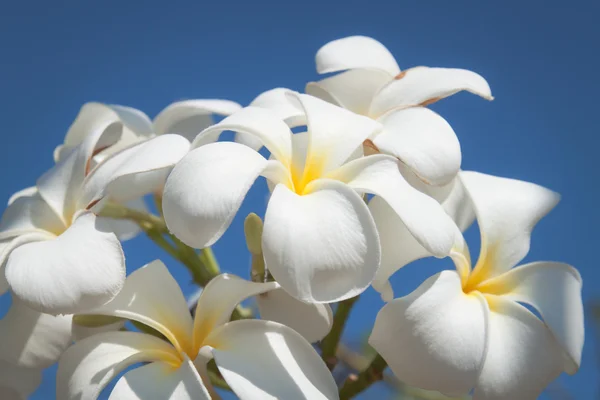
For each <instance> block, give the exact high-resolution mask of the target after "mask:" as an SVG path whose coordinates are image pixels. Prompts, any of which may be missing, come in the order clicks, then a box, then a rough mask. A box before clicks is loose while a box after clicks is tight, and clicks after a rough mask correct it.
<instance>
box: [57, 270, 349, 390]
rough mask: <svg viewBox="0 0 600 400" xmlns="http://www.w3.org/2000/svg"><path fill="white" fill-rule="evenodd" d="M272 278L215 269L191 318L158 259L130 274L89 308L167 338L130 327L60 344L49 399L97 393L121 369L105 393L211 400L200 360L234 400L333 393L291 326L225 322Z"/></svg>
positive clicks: (330, 380) (274, 286)
mask: <svg viewBox="0 0 600 400" xmlns="http://www.w3.org/2000/svg"><path fill="white" fill-rule="evenodd" d="M277 288H279V285H278V284H277V283H275V282H269V283H253V282H249V281H245V280H243V279H241V278H238V277H235V276H231V275H226V274H223V275H219V276H217V277H216V278H214V279H213V280H212V281H210V283H209V284H208V285H207V286H206V287H205V288H204V290H203V291H202V293H201V295H200V298H199V300H198V304H197V308H196V313H195V318H194V319H193V320H192V317H191V316H190V313H189V311H188V308H187V305H186V301H185V298H184V297H183V294H182V293H181V290H180V289H179V286H178V285H177V283H176V282H175V280H174V279H173V277H172V276H171V275H170V274H169V272H168V271H167V269H166V267H165V266H164V264H162V262H160V261H158V260H157V261H154V262H152V263H150V264H148V265H146V266H144V267H142V268H141V269H139V270H137V271H135V272H133V273H132V274H131V275H130V276H129V277H128V278H127V281H126V283H125V286H124V288H123V290H122V292H121V293H120V294H119V295H118V296H117V297H116V298H115V299H114V300H113V301H111V302H110V303H108V304H106V305H104V306H102V307H100V308H97V309H94V310H91V311H90V313H92V314H95V315H110V316H117V317H122V318H127V319H130V320H134V321H137V322H140V323H142V324H145V325H147V326H148V327H151V328H153V329H155V330H156V331H158V332H160V333H161V334H162V335H163V336H164V338H166V340H163V339H159V338H157V337H156V336H152V335H150V334H146V333H139V332H105V333H100V334H98V335H94V336H91V337H89V338H86V339H83V340H81V341H79V342H77V343H76V344H75V345H73V346H72V347H71V348H69V349H68V350H67V351H66V352H65V353H64V355H63V357H62V358H61V360H60V362H59V368H58V373H57V398H59V399H65V400H67V399H80V400H88V399H89V400H91V399H96V398H97V397H98V395H99V394H100V392H101V391H102V390H103V388H104V387H105V386H106V385H107V384H108V383H109V381H110V380H111V379H112V378H114V377H115V376H116V375H118V374H119V373H120V372H121V371H123V370H125V369H126V368H128V367H129V366H131V365H133V364H137V363H140V362H142V363H148V364H145V365H143V366H141V367H139V368H135V369H132V370H130V371H128V372H126V373H125V374H124V375H123V377H121V378H120V379H119V380H118V381H117V384H116V386H115V387H114V389H113V391H112V393H111V394H110V398H111V399H145V398H149V397H151V398H160V399H210V398H211V397H212V396H211V394H212V393H214V389H213V388H212V386H211V384H210V381H209V379H208V371H207V367H206V363H207V362H208V361H209V360H210V359H212V358H214V360H215V362H216V365H217V367H218V369H219V372H220V373H221V374H222V375H223V378H224V379H225V381H226V382H227V383H228V384H229V386H230V387H231V389H232V390H233V391H234V392H235V393H236V395H238V396H239V397H240V398H241V399H243V400H247V399H256V400H259V399H266V398H280V399H307V398H309V399H337V398H338V394H337V387H336V385H335V382H334V380H333V377H332V376H331V373H330V372H329V370H328V369H327V367H326V366H325V364H324V363H323V361H322V360H321V358H320V357H319V355H318V354H317V353H316V351H315V350H314V349H313V348H312V347H311V345H310V344H309V343H308V342H307V341H305V340H304V339H303V338H302V337H301V336H300V335H299V334H298V333H296V332H295V331H293V330H292V329H290V328H288V327H286V326H284V325H281V324H278V323H275V322H269V321H261V320H239V321H234V322H227V321H229V318H230V316H231V313H232V311H233V310H234V308H235V306H236V305H237V304H238V303H239V302H240V301H242V300H244V299H245V298H247V297H250V296H253V295H257V294H259V293H264V292H267V291H270V290H276V289H277Z"/></svg>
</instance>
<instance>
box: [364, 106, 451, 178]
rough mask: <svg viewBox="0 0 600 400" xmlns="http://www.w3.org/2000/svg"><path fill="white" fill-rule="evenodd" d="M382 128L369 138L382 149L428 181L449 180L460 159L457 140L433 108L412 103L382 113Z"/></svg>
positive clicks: (449, 127)
mask: <svg viewBox="0 0 600 400" xmlns="http://www.w3.org/2000/svg"><path fill="white" fill-rule="evenodd" d="M379 121H380V122H381V123H382V124H383V132H382V133H381V134H379V135H377V136H376V137H375V138H374V139H373V143H374V144H375V145H376V146H377V147H378V148H379V150H380V151H381V152H382V153H385V154H390V155H392V156H394V157H398V158H399V159H400V161H402V162H403V163H404V164H406V165H407V166H408V167H409V168H410V169H411V170H412V171H413V172H414V173H415V174H416V175H417V176H418V177H419V178H421V179H422V180H423V181H425V182H426V183H429V184H431V185H438V186H439V185H443V184H446V183H448V182H450V181H451V180H452V179H453V178H454V177H455V176H456V174H457V173H458V170H459V168H460V162H461V153H460V144H459V143H458V139H457V137H456V134H455V133H454V130H452V127H451V126H450V125H449V124H448V122H446V120H445V119H444V118H442V117H440V116H439V115H438V114H436V113H435V112H433V111H431V110H429V109H427V108H424V107H413V108H408V109H404V110H397V111H394V112H391V113H389V114H386V115H385V116H383V117H382V118H380V119H379Z"/></svg>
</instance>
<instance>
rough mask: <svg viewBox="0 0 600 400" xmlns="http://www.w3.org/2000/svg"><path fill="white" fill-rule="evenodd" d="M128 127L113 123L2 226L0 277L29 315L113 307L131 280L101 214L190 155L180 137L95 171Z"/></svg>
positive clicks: (27, 195) (16, 203) (21, 198)
mask: <svg viewBox="0 0 600 400" xmlns="http://www.w3.org/2000/svg"><path fill="white" fill-rule="evenodd" d="M120 134H121V124H120V123H115V122H107V124H106V125H103V126H97V129H96V130H94V131H91V132H89V134H88V136H87V137H86V138H85V139H84V141H83V142H82V143H81V144H80V145H79V146H77V147H75V148H74V149H73V150H72V151H71V152H70V153H69V154H68V156H66V157H65V158H64V159H63V160H62V161H60V162H59V163H58V164H56V165H55V166H54V167H53V168H52V169H50V170H49V171H48V172H46V173H45V174H44V175H43V176H42V177H41V178H40V179H38V181H37V185H36V187H33V188H29V189H26V190H24V191H22V192H19V193H18V194H16V195H15V196H13V197H12V198H11V200H10V201H9V206H8V208H7V209H6V211H5V212H4V215H3V217H2V221H1V222H0V240H2V241H3V243H4V245H3V246H2V251H1V253H0V266H1V267H0V268H2V269H3V270H2V271H0V275H1V276H4V275H5V274H6V281H3V283H2V282H0V286H5V285H9V286H10V288H11V291H12V293H13V294H14V295H15V296H16V297H18V298H19V299H20V300H21V301H23V302H24V303H25V304H26V305H28V306H29V307H31V308H33V309H35V310H38V311H40V312H46V313H50V314H73V313H75V312H77V311H81V310H84V309H86V308H89V307H95V306H98V305H100V304H103V303H106V302H107V301H109V300H110V299H112V298H113V297H114V296H115V295H116V294H117V293H118V292H119V290H120V289H121V287H122V285H123V282H124V280H125V261H124V255H123V251H122V249H121V245H120V243H119V240H118V239H117V237H116V236H115V234H114V233H112V232H110V231H109V230H107V229H106V227H105V225H104V224H103V223H102V220H101V219H100V218H97V217H96V215H95V213H96V212H97V211H98V210H100V209H101V208H102V206H103V203H104V201H105V200H107V199H109V198H110V199H113V200H115V201H127V200H130V199H133V198H137V197H140V196H141V195H143V194H145V193H148V192H149V191H151V190H152V188H154V187H155V186H156V181H157V180H158V181H161V180H162V181H163V182H164V179H165V175H166V174H167V173H168V172H169V170H170V169H171V168H172V166H173V165H174V164H175V163H176V162H177V161H178V160H179V159H180V158H181V157H183V155H184V154H186V153H187V151H188V150H189V142H188V141H187V140H186V139H185V138H183V137H181V136H178V135H162V136H159V137H157V138H154V139H152V140H149V141H147V142H144V143H140V144H138V145H135V146H132V147H130V148H127V149H125V150H123V151H121V152H119V153H116V154H114V155H113V156H111V157H109V158H107V159H105V160H104V161H103V162H102V163H101V164H99V165H97V166H95V167H92V165H91V160H92V157H93V155H94V154H95V153H97V152H98V151H100V150H102V149H104V148H106V147H109V146H111V145H112V144H114V143H116V142H117V141H118V139H119V137H120Z"/></svg>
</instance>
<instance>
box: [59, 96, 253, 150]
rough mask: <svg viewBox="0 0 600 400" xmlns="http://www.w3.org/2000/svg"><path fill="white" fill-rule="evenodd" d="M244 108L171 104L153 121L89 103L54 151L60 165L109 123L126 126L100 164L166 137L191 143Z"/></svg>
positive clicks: (219, 104)
mask: <svg viewBox="0 0 600 400" xmlns="http://www.w3.org/2000/svg"><path fill="white" fill-rule="evenodd" d="M241 108H242V107H241V106H240V105H239V104H238V103H235V102H233V101H229V100H216V99H206V100H184V101H178V102H175V103H172V104H170V105H169V106H168V107H166V108H165V109H164V110H162V111H161V112H160V113H159V114H158V115H157V116H156V117H155V118H154V121H152V120H150V118H149V117H148V116H147V115H146V114H145V113H144V112H142V111H140V110H137V109H135V108H132V107H125V106H119V105H115V104H102V103H86V104H84V105H83V107H81V110H80V111H79V114H78V115H77V117H76V118H75V121H74V122H73V124H72V125H71V127H70V128H69V130H68V131H67V134H66V136H65V141H64V143H63V144H62V145H60V146H58V147H57V148H56V149H55V150H54V160H55V161H56V162H58V161H60V160H61V159H63V158H64V157H65V156H66V155H67V154H68V153H69V152H70V151H71V150H72V149H73V148H74V147H76V146H78V145H79V144H80V143H81V142H83V140H84V139H85V138H86V137H87V135H88V133H89V132H92V131H95V130H96V129H98V127H101V126H105V125H106V124H107V123H113V122H119V123H121V124H123V130H122V134H121V137H120V138H119V140H118V141H117V143H115V144H113V145H112V146H111V147H109V148H107V149H101V150H100V151H99V152H98V154H96V155H95V156H94V160H93V162H98V161H100V160H102V159H103V158H105V157H106V156H108V155H110V154H113V153H115V152H117V151H120V150H122V149H124V148H126V147H129V146H131V145H133V144H136V143H139V142H143V141H146V140H148V139H151V138H153V137H155V136H157V135H164V134H166V133H174V134H178V135H182V136H184V137H185V138H187V139H188V140H189V141H192V139H194V137H195V136H196V135H197V134H198V133H200V132H201V131H202V130H204V129H205V128H208V127H209V126H210V125H212V124H214V123H215V121H214V118H213V115H221V116H226V115H231V114H233V113H234V112H236V111H238V110H239V109H241Z"/></svg>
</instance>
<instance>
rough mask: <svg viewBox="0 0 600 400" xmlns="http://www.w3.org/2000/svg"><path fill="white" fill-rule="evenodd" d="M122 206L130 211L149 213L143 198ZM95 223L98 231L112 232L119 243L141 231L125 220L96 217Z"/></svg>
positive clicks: (135, 225)
mask: <svg viewBox="0 0 600 400" xmlns="http://www.w3.org/2000/svg"><path fill="white" fill-rule="evenodd" d="M124 205H125V207H127V208H129V209H132V210H136V211H140V212H145V213H148V212H149V211H148V207H146V203H145V202H144V198H143V197H138V198H137V199H133V200H130V201H128V202H126V203H125V204H124ZM96 223H97V226H98V227H99V228H98V229H100V230H102V231H109V232H113V233H114V234H115V235H117V237H118V238H119V240H120V241H121V242H124V241H126V240H130V239H133V238H134V237H136V236H137V235H138V234H139V233H140V232H141V231H142V229H141V228H140V226H139V225H138V224H137V223H135V222H133V221H130V220H126V219H117V218H108V217H98V218H97V219H96Z"/></svg>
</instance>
